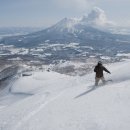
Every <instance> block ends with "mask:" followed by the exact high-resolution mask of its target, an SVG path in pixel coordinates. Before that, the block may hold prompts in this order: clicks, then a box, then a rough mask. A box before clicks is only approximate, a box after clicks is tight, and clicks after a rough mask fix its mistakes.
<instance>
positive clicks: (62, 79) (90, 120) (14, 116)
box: [0, 60, 130, 130]
mask: <svg viewBox="0 0 130 130" xmlns="http://www.w3.org/2000/svg"><path fill="white" fill-rule="evenodd" d="M105 66H106V68H108V69H109V70H110V71H111V73H112V74H111V75H109V74H106V73H104V74H105V78H106V80H109V79H113V82H108V83H107V84H106V85H104V86H103V85H102V83H100V85H99V86H98V87H96V88H94V85H93V84H94V77H95V75H94V73H92V74H88V75H85V76H82V77H79V76H76V77H72V76H67V75H63V74H59V73H56V72H46V71H43V72H38V71H37V72H33V74H32V75H31V76H27V77H19V78H17V79H15V80H12V81H11V83H10V85H9V86H7V87H6V88H5V89H0V130H129V129H130V112H129V109H130V87H129V84H130V69H129V66H130V60H127V61H123V62H120V63H113V64H111V65H105Z"/></svg>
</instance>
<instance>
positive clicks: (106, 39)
mask: <svg viewBox="0 0 130 130" xmlns="http://www.w3.org/2000/svg"><path fill="white" fill-rule="evenodd" d="M113 25H114V24H113V23H112V22H110V21H109V20H107V17H106V15H105V12H104V11H103V10H101V9H99V8H94V9H93V10H92V11H91V12H90V14H88V16H83V17H82V18H80V19H76V18H64V19H63V20H61V21H59V22H58V23H56V24H55V25H53V26H51V27H49V28H47V29H44V30H42V31H38V32H35V33H31V34H28V35H20V36H14V37H7V38H3V39H1V41H0V44H4V45H14V46H15V47H25V48H34V47H40V46H41V45H43V46H45V45H46V44H49V45H52V44H53V45H54V44H59V45H60V44H64V45H66V44H70V43H78V44H79V46H80V47H81V48H83V47H84V46H89V47H91V48H93V51H94V52H96V53H102V54H105V53H106V51H108V52H107V54H110V55H111V54H112V55H116V54H117V53H118V52H124V53H128V52H129V50H130V46H129V44H130V36H129V35H120V34H113V33H110V31H109V29H108V28H111V27H113ZM111 30H112V28H111ZM112 31H113V30H112ZM124 43H127V44H124ZM53 50H54V48H53ZM53 50H52V49H50V50H48V51H53ZM65 50H66V52H67V51H68V52H71V53H79V52H75V48H71V49H70V48H65ZM48 51H47V53H48ZM60 51H62V52H63V53H64V50H60ZM81 51H82V50H81ZM54 53H57V54H55V55H56V56H57V55H59V53H61V52H58V51H56V52H54ZM89 53H90V51H89ZM55 55H54V56H53V57H55ZM63 55H66V53H64V54H63Z"/></svg>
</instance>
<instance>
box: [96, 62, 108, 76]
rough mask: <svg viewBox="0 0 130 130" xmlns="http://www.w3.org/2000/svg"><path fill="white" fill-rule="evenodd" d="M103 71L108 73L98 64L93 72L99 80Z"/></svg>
mask: <svg viewBox="0 0 130 130" xmlns="http://www.w3.org/2000/svg"><path fill="white" fill-rule="evenodd" d="M103 71H106V72H107V73H110V72H109V71H108V70H107V69H106V68H105V67H104V66H103V65H102V64H100V63H98V64H97V66H95V68H94V72H96V77H97V78H101V77H103Z"/></svg>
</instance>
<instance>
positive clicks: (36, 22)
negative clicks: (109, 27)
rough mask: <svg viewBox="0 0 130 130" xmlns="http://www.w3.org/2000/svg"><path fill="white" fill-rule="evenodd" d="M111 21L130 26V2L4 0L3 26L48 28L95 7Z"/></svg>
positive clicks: (0, 7) (1, 8) (0, 8)
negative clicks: (102, 11)
mask: <svg viewBox="0 0 130 130" xmlns="http://www.w3.org/2000/svg"><path fill="white" fill-rule="evenodd" d="M95 6H96V7H99V8H101V9H103V10H104V11H105V12H106V15H107V17H108V19H109V20H110V21H114V22H115V23H117V24H118V25H122V26H130V0H0V27H8V26H31V27H40V26H41V27H48V26H50V25H53V24H55V23H56V22H58V21H59V20H61V19H62V18H64V17H68V18H70V17H81V16H82V15H84V14H88V12H90V10H91V9H92V8H94V7H95Z"/></svg>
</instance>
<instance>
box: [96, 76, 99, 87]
mask: <svg viewBox="0 0 130 130" xmlns="http://www.w3.org/2000/svg"><path fill="white" fill-rule="evenodd" d="M99 80H100V78H97V77H95V86H98V82H99Z"/></svg>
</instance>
